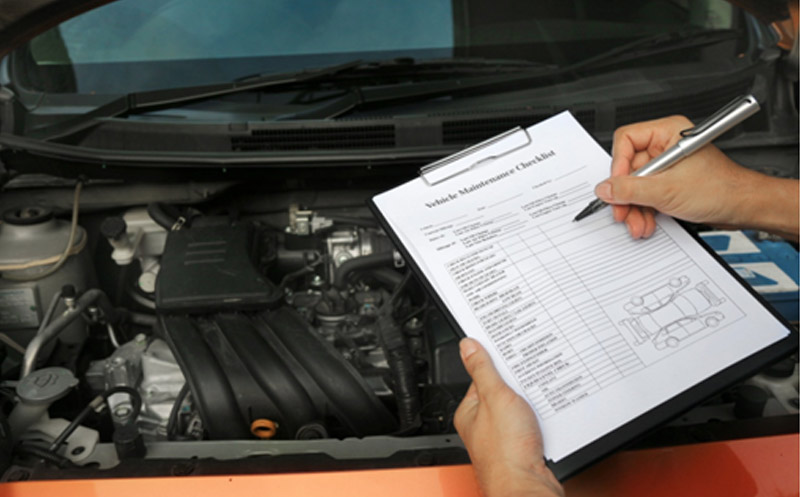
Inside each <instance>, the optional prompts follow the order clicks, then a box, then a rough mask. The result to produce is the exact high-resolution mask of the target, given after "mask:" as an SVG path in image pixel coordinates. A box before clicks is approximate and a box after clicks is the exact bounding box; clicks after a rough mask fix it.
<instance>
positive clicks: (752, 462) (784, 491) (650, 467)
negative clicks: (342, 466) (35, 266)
mask: <svg viewBox="0 0 800 497" xmlns="http://www.w3.org/2000/svg"><path fill="white" fill-rule="evenodd" d="M799 442H800V436H799V435H797V434H793V435H781V436H774V437H761V438H751V439H741V440H732V441H726V442H709V443H702V444H693V445H683V446H677V447H667V448H658V449H645V450H637V451H625V452H620V453H618V454H615V455H614V456H612V457H609V458H608V459H606V460H604V461H602V462H600V463H599V464H597V465H595V466H593V467H592V468H590V469H589V470H587V471H585V472H584V473H582V474H580V475H579V476H576V477H575V478H573V479H571V480H569V481H567V482H566V484H565V485H564V487H565V490H566V493H567V495H568V496H569V497H589V496H592V497H605V496H608V497H611V496H614V497H625V496H630V497H634V496H636V497H640V496H648V497H661V496H664V497H667V496H669V497H674V496H678V495H702V496H704V497H713V496H725V497H758V496H770V497H790V496H797V495H800V491H798V464H800V458H798V443H799ZM182 493H188V494H191V495H193V496H194V497H203V496H209V497H211V496H215V497H216V496H218V495H235V496H238V497H245V496H249V495H253V496H255V495H258V496H262V495H280V496H281V497H292V496H307V497H311V496H317V495H319V496H335V495H347V496H348V497H357V496H362V495H364V496H367V495H369V496H374V495H380V496H381V497H407V496H410V495H424V496H427V497H456V496H458V497H471V496H476V497H477V496H479V495H480V493H479V491H478V486H477V482H476V481H475V476H474V473H473V471H472V467H471V466H469V465H456V466H440V467H426V468H401V469H380V470H362V471H340V472H323V473H293V474H279V475H246V476H242V475H235V476H195V477H192V476H188V477H171V478H137V479H100V480H73V481H40V482H19V483H6V484H3V485H2V486H0V496H14V497H42V496H48V495H59V496H60V497H73V496H74V497H78V496H80V497H88V496H92V495H113V496H115V497H126V496H135V497H139V496H141V495H148V494H153V495H178V494H182Z"/></svg>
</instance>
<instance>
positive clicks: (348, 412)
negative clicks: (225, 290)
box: [160, 308, 397, 440]
mask: <svg viewBox="0 0 800 497" xmlns="http://www.w3.org/2000/svg"><path fill="white" fill-rule="evenodd" d="M160 326H161V328H162V330H163V334H164V336H165V337H166V339H167V341H168V343H169V344H170V347H171V348H172V350H173V352H174V353H175V357H176V359H177V360H178V364H180V366H181V369H182V370H183V373H184V375H185V376H186V379H187V381H188V382H189V386H190V388H191V392H192V397H193V399H194V401H195V403H196V405H197V408H198V410H199V412H200V415H201V417H202V419H203V423H204V426H205V427H206V429H207V432H208V435H209V437H210V438H211V439H218V440H220V439H244V438H252V437H253V435H251V433H250V426H251V424H252V422H253V421H255V420H258V419H269V420H271V421H274V422H276V423H277V425H278V428H277V431H276V438H282V439H294V438H304V437H305V436H314V437H316V436H319V434H318V432H315V431H314V430H307V429H304V427H308V426H320V425H322V426H324V427H325V428H326V429H327V431H328V432H329V433H330V434H331V435H333V436H337V437H338V436H359V437H361V436H368V435H378V434H387V433H391V432H393V431H395V430H396V429H397V422H396V420H395V418H394V416H393V415H392V414H391V413H390V411H389V410H388V409H387V408H386V407H385V406H384V405H383V403H382V402H381V401H380V400H379V399H378V398H377V397H376V396H375V394H374V393H373V392H372V391H371V390H370V388H369V387H368V386H367V384H366V383H365V382H364V380H363V378H362V377H361V376H360V375H359V373H358V372H357V371H356V370H355V368H353V367H352V365H350V364H349V363H348V362H347V361H346V360H345V359H344V358H343V357H342V356H341V355H340V354H339V353H338V352H337V351H336V350H335V349H333V348H332V347H331V346H330V345H329V344H328V343H326V342H325V341H324V340H323V339H322V338H320V337H319V336H317V335H316V334H315V333H314V332H313V330H311V329H310V328H309V326H308V324H307V323H306V322H305V321H304V320H303V318H302V317H301V316H300V315H298V314H297V313H296V312H295V311H294V310H292V309H289V308H280V309H278V310H275V311H269V312H263V313H254V314H245V313H230V314H211V315H204V316H174V315H173V316H169V315H166V316H161V317H160ZM309 433H312V434H313V435H308V434H309Z"/></svg>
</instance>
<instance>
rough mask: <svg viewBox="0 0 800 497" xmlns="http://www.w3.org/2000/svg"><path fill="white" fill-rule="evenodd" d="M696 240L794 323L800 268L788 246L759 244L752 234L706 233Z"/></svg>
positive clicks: (785, 243)
mask: <svg viewBox="0 0 800 497" xmlns="http://www.w3.org/2000/svg"><path fill="white" fill-rule="evenodd" d="M700 236H701V237H702V238H703V240H704V241H705V242H706V243H707V244H708V245H709V246H710V247H711V248H712V249H714V251H715V252H716V253H717V254H719V255H720V256H721V257H722V258H723V259H724V260H725V261H726V262H727V263H728V264H729V265H730V266H731V267H732V268H733V269H734V270H735V271H736V272H737V273H738V274H739V276H741V277H742V278H743V279H744V280H745V281H746V282H747V283H748V284H750V286H751V287H753V289H754V290H755V291H757V292H758V293H759V294H760V295H761V296H762V297H764V299H765V300H767V302H769V303H770V304H772V306H773V307H775V309H776V310H777V311H778V312H779V313H780V314H781V315H782V316H783V317H785V318H786V319H787V320H789V321H798V313H799V312H798V297H800V294H799V293H798V289H799V288H800V287H798V283H799V282H800V274H798V273H800V265H799V261H798V253H797V250H795V248H794V247H793V246H792V245H790V244H789V243H787V242H785V241H783V240H771V239H765V240H760V239H759V237H758V233H757V232H755V231H710V232H707V233H700Z"/></svg>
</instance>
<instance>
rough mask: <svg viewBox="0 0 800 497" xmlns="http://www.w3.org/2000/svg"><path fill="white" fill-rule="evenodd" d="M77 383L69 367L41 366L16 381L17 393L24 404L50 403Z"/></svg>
mask: <svg viewBox="0 0 800 497" xmlns="http://www.w3.org/2000/svg"><path fill="white" fill-rule="evenodd" d="M77 384H78V379H77V378H75V375H74V374H72V372H71V371H70V370H69V369H65V368H58V367H52V368H42V369H38V370H36V371H33V372H32V373H30V374H29V375H28V376H26V377H25V378H23V379H22V380H21V381H20V382H19V383H17V389H16V390H17V395H19V397H20V399H21V400H22V402H24V403H26V404H51V403H53V402H55V401H56V400H58V399H60V398H61V397H63V396H65V395H67V394H68V393H69V391H70V390H72V388H74V387H75V386H76V385H77Z"/></svg>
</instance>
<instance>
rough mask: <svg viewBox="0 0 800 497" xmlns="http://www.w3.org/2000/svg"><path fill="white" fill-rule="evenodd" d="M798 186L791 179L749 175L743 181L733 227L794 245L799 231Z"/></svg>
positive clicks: (737, 200)
mask: <svg viewBox="0 0 800 497" xmlns="http://www.w3.org/2000/svg"><path fill="white" fill-rule="evenodd" d="M799 184H800V183H798V181H797V180H794V179H785V178H775V177H772V176H767V175H764V174H761V173H756V172H753V171H750V172H749V173H748V174H747V175H744V177H743V178H742V184H741V186H740V188H739V193H740V195H737V196H738V197H739V198H738V199H736V202H737V206H738V209H737V216H736V219H735V221H734V224H736V225H737V226H738V227H740V228H751V229H759V230H762V231H767V232H770V233H774V234H777V235H780V236H783V237H785V238H788V239H791V240H794V241H797V239H798V230H800V214H799V213H798V211H799V210H800V205H799V203H800V200H799V199H800V197H799V196H798V194H799V192H798V185H799Z"/></svg>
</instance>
